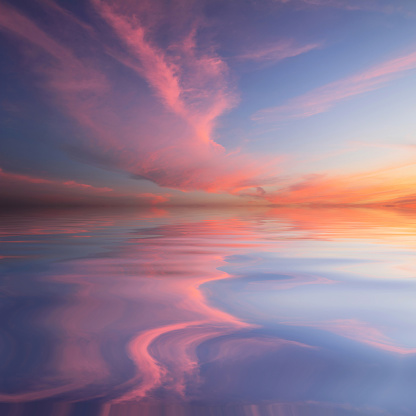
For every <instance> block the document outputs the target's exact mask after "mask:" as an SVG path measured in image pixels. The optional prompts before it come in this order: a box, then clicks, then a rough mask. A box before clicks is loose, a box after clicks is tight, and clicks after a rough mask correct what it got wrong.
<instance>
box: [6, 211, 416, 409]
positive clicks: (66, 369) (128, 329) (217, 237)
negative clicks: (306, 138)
mask: <svg viewBox="0 0 416 416" xmlns="http://www.w3.org/2000/svg"><path fill="white" fill-rule="evenodd" d="M415 231H416V215H415V214H414V213H413V212H411V211H395V210H388V209H383V210H370V209H335V208H333V209H329V208H321V209H300V208H291V209H289V208H274V209H271V208H262V209H260V208H228V209H222V210H220V209H202V208H198V209H197V208H195V209H179V208H176V209H169V210H162V209H135V210H133V209H130V210H127V209H126V210H124V209H123V210H103V209H101V210H96V209H83V210H80V209H78V210H32V211H18V212H11V211H6V212H3V213H2V214H1V226H0V274H1V286H0V289H1V293H0V294H1V298H0V307H1V315H0V316H1V318H0V319H1V323H0V328H1V331H0V402H1V404H0V413H1V414H2V415H3V414H4V415H9V414H10V415H15V416H22V415H23V416H26V415H42V416H47V415H58V416H72V415H74V416H75V415H76V416H83V415H88V416H89V415H100V416H114V415H120V416H130V415H149V416H154V415H167V416H170V415H172V416H178V415H202V416H203V415H214V416H216V415H226V416H228V415H253V416H259V415H261V416H262V415H272V416H275V415H277V416H286V415H291V416H293V415H295V416H315V415H316V416H318V415H319V416H321V415H323V416H325V415H333V416H344V415H393V416H401V415H403V416H405V415H414V414H415V413H416V396H415V394H414V386H415V382H416V320H415V318H414V317H415V312H416V302H415V299H416V280H415V277H416V260H415V249H416V239H415Z"/></svg>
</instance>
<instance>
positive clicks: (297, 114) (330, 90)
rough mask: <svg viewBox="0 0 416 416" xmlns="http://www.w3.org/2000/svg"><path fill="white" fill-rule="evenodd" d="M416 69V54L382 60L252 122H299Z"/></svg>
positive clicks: (262, 113) (264, 112)
mask: <svg viewBox="0 0 416 416" xmlns="http://www.w3.org/2000/svg"><path fill="white" fill-rule="evenodd" d="M412 69H416V52H413V53H410V54H408V55H404V56H401V57H398V58H395V59H391V60H388V61H385V62H383V63H381V64H379V65H376V66H374V67H372V68H370V69H368V70H366V71H363V72H361V73H358V74H356V75H353V76H351V77H347V78H344V79H341V80H339V81H335V82H331V83H330V84H326V85H324V86H322V87H319V88H316V89H314V90H312V91H310V92H308V93H306V94H303V95H301V96H298V97H295V98H293V99H291V100H289V101H288V102H287V103H286V104H283V105H280V106H277V107H270V108H265V109H262V110H260V111H257V112H256V113H255V114H254V115H253V117H252V118H253V119H254V120H257V121H263V122H282V121H287V120H298V119H302V118H307V117H311V116H314V115H316V114H320V113H323V112H326V111H328V110H330V109H331V108H332V107H333V106H335V105H336V104H337V103H339V102H341V101H344V100H346V99H348V98H352V97H354V96H357V95H360V94H364V93H366V92H370V91H373V90H376V89H378V88H381V87H383V86H384V85H386V83H388V82H390V81H392V80H394V79H396V78H397V77H399V76H401V75H403V74H404V73H405V72H407V71H410V70H412Z"/></svg>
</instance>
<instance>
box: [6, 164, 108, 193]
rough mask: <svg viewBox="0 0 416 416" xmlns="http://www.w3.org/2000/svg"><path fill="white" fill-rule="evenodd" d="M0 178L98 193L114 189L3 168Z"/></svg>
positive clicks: (8, 180)
mask: <svg viewBox="0 0 416 416" xmlns="http://www.w3.org/2000/svg"><path fill="white" fill-rule="evenodd" d="M0 180H2V181H7V182H25V183H29V184H34V185H45V184H47V185H53V186H56V187H65V188H74V189H78V190H83V191H85V190H87V191H92V192H98V193H103V192H112V191H113V190H112V189H111V188H107V187H96V186H93V185H89V184H85V183H79V182H75V181H58V180H54V179H45V178H39V177H36V176H29V175H22V174H19V173H11V172H5V171H4V170H3V169H1V168H0Z"/></svg>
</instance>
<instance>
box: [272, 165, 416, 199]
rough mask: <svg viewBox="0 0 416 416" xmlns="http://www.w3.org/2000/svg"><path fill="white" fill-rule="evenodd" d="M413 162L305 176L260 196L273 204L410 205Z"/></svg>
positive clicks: (415, 181) (414, 179)
mask: <svg viewBox="0 0 416 416" xmlns="http://www.w3.org/2000/svg"><path fill="white" fill-rule="evenodd" d="M415 173H416V172H415V166H414V165H413V164H407V165H398V166H393V167H389V168H384V169H379V170H375V171H370V172H363V173H357V174H352V175H332V176H331V175H329V174H313V175H307V176H305V177H304V178H303V179H302V180H301V181H298V182H295V183H294V184H291V185H289V186H287V187H285V188H282V189H280V190H279V191H277V192H275V193H273V192H272V193H269V194H266V195H265V196H264V197H265V198H266V199H267V200H269V201H270V202H272V203H276V204H282V205H284V204H289V205H290V204H314V205H343V204H346V205H368V206H379V205H398V206H400V205H401V206H405V205H408V206H411V205H414V204H415V202H416V200H415V195H414V192H413V189H415V186H416V175H415Z"/></svg>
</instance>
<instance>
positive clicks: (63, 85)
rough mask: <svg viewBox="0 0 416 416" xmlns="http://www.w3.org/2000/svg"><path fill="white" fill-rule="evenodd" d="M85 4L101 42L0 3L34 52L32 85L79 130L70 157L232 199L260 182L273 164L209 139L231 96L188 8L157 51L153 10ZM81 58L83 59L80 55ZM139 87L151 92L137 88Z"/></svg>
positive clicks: (98, 1) (5, 19)
mask: <svg viewBox="0 0 416 416" xmlns="http://www.w3.org/2000/svg"><path fill="white" fill-rule="evenodd" d="M93 5H94V7H95V9H96V11H97V14H98V16H101V17H102V18H103V19H104V21H105V22H106V23H107V24H108V25H109V26H110V28H111V31H110V32H109V33H110V35H111V42H108V37H109V35H108V34H107V38H106V39H99V40H97V36H98V35H97V36H94V37H92V38H91V37H88V34H89V33H90V31H89V30H87V29H85V28H84V27H83V25H82V24H80V23H79V22H78V19H76V20H74V19H73V17H72V15H67V14H66V13H63V12H62V11H61V10H60V9H59V10H57V11H56V13H55V15H56V16H58V17H57V19H61V18H62V19H63V20H62V22H65V25H69V26H68V28H72V29H74V28H75V27H77V28H81V29H82V30H84V29H85V33H86V35H85V42H84V44H83V45H82V46H81V47H80V45H79V43H76V44H74V43H73V42H70V41H65V40H62V39H64V37H59V36H54V33H52V32H51V33H49V31H48V30H49V28H48V27H47V26H45V27H41V26H40V25H38V24H37V23H35V22H34V21H33V20H32V19H30V18H29V17H27V16H25V15H23V14H22V13H21V12H20V11H18V10H17V9H14V8H13V7H12V6H5V5H2V6H1V11H2V17H1V18H0V28H1V29H3V30H4V31H6V32H8V33H9V34H11V35H12V36H13V37H15V38H18V39H20V41H23V42H26V43H29V44H31V45H33V46H35V47H36V51H37V52H38V53H41V54H43V55H44V56H43V57H42V58H43V59H38V61H40V64H37V65H34V70H35V71H36V73H37V74H38V75H39V78H40V79H41V80H40V82H39V84H40V86H41V88H43V89H44V90H45V92H46V96H47V97H49V98H52V101H53V102H54V103H55V104H56V105H57V106H58V108H60V109H62V111H63V112H64V113H65V114H66V115H67V116H69V117H71V118H73V119H75V120H76V121H77V123H78V125H79V126H80V127H81V128H82V129H83V130H84V132H85V134H84V137H83V138H82V139H80V138H77V137H74V138H73V139H72V142H71V143H69V145H68V146H67V147H68V148H70V149H71V152H75V153H76V156H77V157H80V158H83V159H85V160H87V161H89V162H93V163H97V164H99V165H100V166H101V167H104V168H108V169H112V170H114V169H116V170H119V171H122V172H125V173H126V174H127V176H129V177H131V176H135V177H139V178H142V179H148V180H150V181H152V182H154V183H156V184H158V185H160V186H163V187H169V188H174V189H180V190H183V191H192V190H203V191H207V192H227V193H233V194H235V193H238V192H239V191H240V190H242V189H246V188H250V187H252V186H260V185H262V184H263V183H264V182H265V181H268V180H270V173H269V172H268V170H269V168H270V167H272V168H273V170H275V166H276V163H277V161H278V159H279V158H278V157H274V158H262V160H259V158H254V157H252V156H250V155H248V154H242V153H238V152H237V153H236V152H234V153H228V152H227V151H226V150H225V149H224V148H223V147H222V146H221V145H219V144H218V143H217V141H216V140H215V128H216V126H217V123H218V119H219V117H220V116H222V115H223V114H224V113H225V112H226V111H227V110H229V109H230V108H232V107H233V106H234V105H235V104H236V103H237V101H238V94H237V93H236V92H235V89H234V86H233V81H232V76H231V74H230V71H229V68H228V66H227V64H226V62H225V61H224V60H223V59H222V58H221V57H220V56H219V55H218V54H217V53H216V51H215V45H212V44H211V43H210V42H208V41H205V40H203V41H201V36H200V35H199V26H198V19H195V18H194V17H195V15H194V14H193V13H191V12H192V10H191V9H190V8H191V3H190V2H189V3H188V2H186V1H185V2H183V3H181V13H182V14H181V19H182V20H181V19H178V20H176V19H168V20H169V22H170V24H171V27H169V30H170V31H171V32H172V36H170V37H169V38H168V39H169V41H168V43H167V44H166V43H165V44H163V42H162V43H161V42H160V40H159V36H160V32H161V31H163V28H162V29H161V28H160V27H159V26H163V25H161V23H160V22H159V21H158V19H160V20H162V21H164V16H165V15H166V14H167V10H165V8H164V6H163V4H162V3H160V2H142V3H140V4H135V3H131V2H128V1H123V2H111V1H104V0H95V1H94V2H93ZM53 10H55V9H53ZM59 16H61V17H59ZM68 16H69V17H68ZM145 17H146V19H145ZM165 20H166V19H165ZM179 20H181V21H179ZM54 23H55V25H54V27H56V26H57V24H56V23H57V22H56V21H55V22H54ZM81 23H82V22H81ZM71 25H72V26H71ZM158 25H159V26H158ZM67 30H69V29H67ZM165 30H166V28H165ZM115 44H117V45H118V47H117V48H116V47H114V45H115ZM80 48H81V49H80ZM85 51H92V52H91V53H90V54H88V56H87V57H86V56H85V55H86V53H85ZM109 56H110V57H111V58H115V59H116V60H117V61H118V62H117V64H118V65H120V64H122V65H124V67H125V68H126V69H128V70H129V71H131V72H130V73H129V77H130V79H129V81H130V87H129V91H128V93H126V92H125V89H123V88H124V85H123V83H124V82H125V79H124V77H118V76H117V75H115V74H114V72H111V69H110V70H109V71H108V70H107V69H108V68H109V67H110V66H111V65H110V64H111V62H110V63H109V62H108V61H105V59H108V58H109ZM45 57H47V59H45ZM28 59H30V57H28ZM113 62H114V60H113ZM113 65H114V63H113ZM134 77H136V78H134ZM142 80H145V81H146V82H147V84H148V87H149V90H150V91H151V93H150V91H144V90H143V86H142ZM143 95H144V96H146V97H148V98H147V100H144V99H143V98H142V96H143ZM136 97H137V98H136ZM156 103H158V104H156ZM149 104H150V105H149ZM152 106H153V108H154V109H156V110H157V111H159V113H155V112H154V110H153V111H152V110H151V107H152ZM160 107H162V108H163V109H161V108H160Z"/></svg>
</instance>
